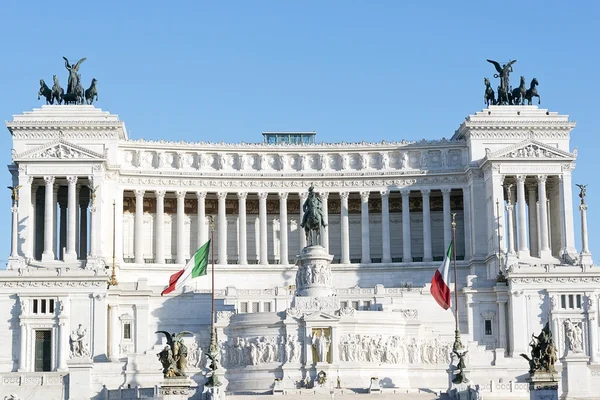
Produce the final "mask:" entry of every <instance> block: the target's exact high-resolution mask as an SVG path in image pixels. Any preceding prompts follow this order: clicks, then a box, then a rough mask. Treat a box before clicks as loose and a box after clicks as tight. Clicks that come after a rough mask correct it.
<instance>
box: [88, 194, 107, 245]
mask: <svg viewBox="0 0 600 400" xmlns="http://www.w3.org/2000/svg"><path fill="white" fill-rule="evenodd" d="M98 222H99V221H98V212H97V210H96V204H95V201H94V200H92V201H91V202H90V256H91V257H95V256H97V250H96V247H97V246H96V241H97V240H98V237H99V234H100V230H99V228H98ZM111 222H112V221H111ZM109 226H110V225H109ZM94 230H95V231H96V232H94Z"/></svg>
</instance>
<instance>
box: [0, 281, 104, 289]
mask: <svg viewBox="0 0 600 400" xmlns="http://www.w3.org/2000/svg"><path fill="white" fill-rule="evenodd" d="M101 286H106V282H105V281H104V280H101V281H100V280H97V281H48V280H44V281H22V280H19V281H0V287H8V288H14V287H20V288H27V287H29V288H48V287H101Z"/></svg>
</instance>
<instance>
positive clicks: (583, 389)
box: [561, 353, 591, 400]
mask: <svg viewBox="0 0 600 400" xmlns="http://www.w3.org/2000/svg"><path fill="white" fill-rule="evenodd" d="M561 361H562V365H563V374H566V380H564V382H565V387H563V394H564V398H565V400H569V399H579V398H583V397H586V396H589V394H590V393H591V392H590V391H589V388H588V385H587V382H589V370H588V365H587V364H588V361H589V357H588V356H586V355H585V354H583V353H581V354H577V353H575V354H569V355H568V356H566V357H565V358H563V359H562V360H561Z"/></svg>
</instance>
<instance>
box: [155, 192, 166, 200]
mask: <svg viewBox="0 0 600 400" xmlns="http://www.w3.org/2000/svg"><path fill="white" fill-rule="evenodd" d="M166 193H167V192H166V191H165V190H155V191H154V194H155V195H156V198H157V199H161V200H162V199H164V198H165V194H166Z"/></svg>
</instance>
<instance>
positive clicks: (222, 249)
mask: <svg viewBox="0 0 600 400" xmlns="http://www.w3.org/2000/svg"><path fill="white" fill-rule="evenodd" d="M217 196H218V198H219V206H218V213H219V247H218V252H219V254H218V261H217V262H218V263H219V264H221V265H226V264H227V210H226V208H225V206H226V204H225V199H226V198H227V192H219V193H217Z"/></svg>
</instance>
